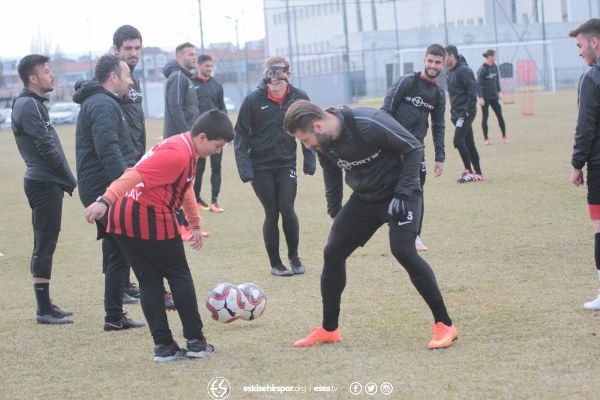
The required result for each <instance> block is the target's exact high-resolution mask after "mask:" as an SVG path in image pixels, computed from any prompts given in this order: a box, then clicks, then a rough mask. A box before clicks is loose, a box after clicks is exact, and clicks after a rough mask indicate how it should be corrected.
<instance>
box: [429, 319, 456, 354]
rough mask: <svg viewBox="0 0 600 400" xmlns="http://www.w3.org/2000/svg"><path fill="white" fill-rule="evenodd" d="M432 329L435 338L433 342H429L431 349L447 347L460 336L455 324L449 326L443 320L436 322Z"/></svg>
mask: <svg viewBox="0 0 600 400" xmlns="http://www.w3.org/2000/svg"><path fill="white" fill-rule="evenodd" d="M431 330H432V331H433V338H432V339H431V342H429V345H428V346H427V347H429V348H430V349H431V350H433V349H445V348H447V347H450V346H451V345H452V342H454V341H455V340H456V338H457V337H458V332H457V331H456V328H455V327H454V325H452V326H448V325H445V324H444V323H443V322H438V323H437V324H435V325H434V326H433V327H432V328H431Z"/></svg>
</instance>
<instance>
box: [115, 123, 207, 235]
mask: <svg viewBox="0 0 600 400" xmlns="http://www.w3.org/2000/svg"><path fill="white" fill-rule="evenodd" d="M197 159H198V154H197V153H196V149H195V148H194V144H193V142H192V138H191V137H190V134H189V132H186V133H181V134H179V135H176V136H171V137H170V138H168V139H166V140H163V141H161V142H159V143H157V144H155V145H154V146H153V147H152V148H151V149H150V150H149V151H148V152H147V153H146V154H145V155H144V157H142V159H141V160H140V161H139V162H138V163H137V164H136V165H135V166H134V167H133V168H134V169H135V170H136V171H137V172H138V173H139V174H140V175H141V177H142V183H139V184H138V185H136V186H135V187H134V188H133V189H131V190H129V191H128V192H126V193H125V195H124V196H123V197H121V198H120V199H118V200H117V201H116V202H115V204H113V205H112V206H111V207H110V210H109V213H108V227H107V232H109V233H112V234H115V235H124V236H128V237H132V238H138V239H143V240H167V239H174V238H175V237H176V236H177V235H178V233H177V232H178V226H177V220H176V217H175V212H176V211H177V210H178V209H179V208H180V207H181V205H182V202H183V198H184V196H185V192H186V190H187V189H188V187H189V186H190V185H192V184H193V183H194V178H195V173H196V161H197Z"/></svg>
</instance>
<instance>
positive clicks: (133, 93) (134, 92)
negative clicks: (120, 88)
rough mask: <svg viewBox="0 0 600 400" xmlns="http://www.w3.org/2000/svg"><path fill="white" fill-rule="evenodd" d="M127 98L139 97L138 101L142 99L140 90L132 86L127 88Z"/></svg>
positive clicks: (134, 98)
mask: <svg viewBox="0 0 600 400" xmlns="http://www.w3.org/2000/svg"><path fill="white" fill-rule="evenodd" d="M128 96H129V100H131V101H137V100H138V99H140V101H142V98H143V96H142V92H138V91H137V90H135V89H134V88H131V89H129V95H128Z"/></svg>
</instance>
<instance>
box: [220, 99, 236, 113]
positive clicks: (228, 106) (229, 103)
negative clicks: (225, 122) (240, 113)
mask: <svg viewBox="0 0 600 400" xmlns="http://www.w3.org/2000/svg"><path fill="white" fill-rule="evenodd" d="M223 102H224V103H225V108H226V109H227V111H229V112H231V111H235V103H234V102H233V101H231V99H230V98H229V97H223Z"/></svg>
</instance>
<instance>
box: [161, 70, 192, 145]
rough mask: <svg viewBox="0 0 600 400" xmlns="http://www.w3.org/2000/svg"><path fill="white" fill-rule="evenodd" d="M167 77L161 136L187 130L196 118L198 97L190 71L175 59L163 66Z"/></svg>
mask: <svg viewBox="0 0 600 400" xmlns="http://www.w3.org/2000/svg"><path fill="white" fill-rule="evenodd" d="M163 75H164V76H165V77H166V78H167V84H166V88H165V119H164V130H163V137H165V138H168V137H169V136H173V135H176V134H178V133H182V132H188V131H190V130H191V129H192V125H194V122H195V121H196V118H198V115H199V114H198V98H197V97H196V89H194V84H193V83H192V81H191V77H192V73H191V72H190V71H188V70H187V69H185V68H183V67H182V66H181V65H180V64H179V63H178V62H177V61H176V60H171V61H169V62H168V63H166V64H165V66H164V67H163Z"/></svg>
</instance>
